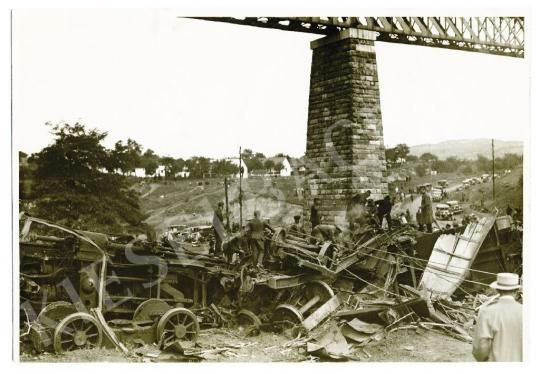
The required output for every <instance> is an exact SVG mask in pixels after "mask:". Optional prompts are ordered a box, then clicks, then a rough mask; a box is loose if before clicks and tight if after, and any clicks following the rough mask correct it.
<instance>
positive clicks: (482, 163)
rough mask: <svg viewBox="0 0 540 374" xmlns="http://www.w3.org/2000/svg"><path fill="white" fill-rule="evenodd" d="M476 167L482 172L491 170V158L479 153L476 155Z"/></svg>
mask: <svg viewBox="0 0 540 374" xmlns="http://www.w3.org/2000/svg"><path fill="white" fill-rule="evenodd" d="M476 168H477V170H478V171H481V172H484V173H487V172H489V171H491V168H492V163H491V160H490V159H488V158H487V157H485V156H482V155H480V154H479V155H476Z"/></svg>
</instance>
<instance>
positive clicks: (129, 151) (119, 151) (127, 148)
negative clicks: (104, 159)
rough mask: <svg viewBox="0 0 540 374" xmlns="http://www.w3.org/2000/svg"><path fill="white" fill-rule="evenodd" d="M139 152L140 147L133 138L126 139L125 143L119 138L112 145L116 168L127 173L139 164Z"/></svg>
mask: <svg viewBox="0 0 540 374" xmlns="http://www.w3.org/2000/svg"><path fill="white" fill-rule="evenodd" d="M141 152H142V147H141V145H140V144H139V143H137V142H136V141H135V140H133V139H128V140H127V143H126V144H125V145H124V143H123V142H122V141H121V140H120V141H118V142H116V144H115V145H114V150H113V151H112V157H113V158H114V159H115V162H116V163H117V164H118V168H119V169H120V170H122V172H123V173H124V174H127V173H129V172H132V171H134V170H135V168H137V167H140V166H141V157H142V155H141Z"/></svg>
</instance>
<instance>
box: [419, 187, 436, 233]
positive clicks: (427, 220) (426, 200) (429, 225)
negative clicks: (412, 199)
mask: <svg viewBox="0 0 540 374" xmlns="http://www.w3.org/2000/svg"><path fill="white" fill-rule="evenodd" d="M420 191H421V193H422V202H421V203H420V207H421V208H422V221H423V222H422V223H423V224H424V225H426V230H427V232H433V221H434V219H433V208H432V205H431V196H429V194H428V193H427V191H426V188H425V187H422V188H421V189H420Z"/></svg>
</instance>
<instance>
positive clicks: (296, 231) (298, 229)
mask: <svg viewBox="0 0 540 374" xmlns="http://www.w3.org/2000/svg"><path fill="white" fill-rule="evenodd" d="M300 218H301V217H300V216H299V215H296V216H294V223H293V224H292V225H291V226H290V227H289V232H290V233H291V234H292V235H296V236H299V237H301V238H303V237H304V236H305V235H306V231H305V230H304V228H303V227H302V225H301V224H300Z"/></svg>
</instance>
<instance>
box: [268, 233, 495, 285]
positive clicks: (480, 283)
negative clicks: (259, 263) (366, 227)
mask: <svg viewBox="0 0 540 374" xmlns="http://www.w3.org/2000/svg"><path fill="white" fill-rule="evenodd" d="M270 240H271V241H274V242H276V243H283V242H279V241H277V240H275V239H270ZM334 245H335V246H336V247H337V248H344V247H342V246H340V245H338V244H334ZM345 248H346V247H345ZM364 248H369V247H364ZM346 249H348V248H346ZM371 249H374V250H378V251H382V250H380V249H376V248H371ZM384 252H385V253H388V252H386V251H384ZM364 255H366V256H369V257H372V258H375V259H378V260H382V261H386V262H388V263H392V262H393V261H391V260H389V259H387V258H383V257H378V256H375V255H373V254H370V253H364ZM393 255H396V256H401V255H400V254H393ZM408 257H409V258H412V259H416V258H414V257H411V256H408ZM329 260H330V261H331V262H332V263H335V262H336V260H334V259H331V258H329ZM402 265H403V266H405V267H408V268H412V269H415V270H419V271H425V268H424V269H422V268H419V267H415V266H413V265H411V264H405V263H402ZM427 265H428V266H429V265H430V264H429V263H428V264H427ZM431 265H433V264H431ZM441 265H444V264H441ZM426 268H427V266H426ZM460 269H462V268H460ZM345 270H347V271H348V269H345ZM438 270H441V271H443V272H444V271H445V270H446V269H438ZM431 274H433V275H434V276H437V277H439V278H441V279H444V280H446V281H451V280H460V281H462V282H468V283H473V284H478V285H481V286H484V287H488V286H489V284H487V283H482V282H477V281H473V280H469V279H463V278H462V277H460V276H456V275H453V274H449V273H447V274H445V275H443V274H437V273H434V272H432V273H431Z"/></svg>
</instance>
